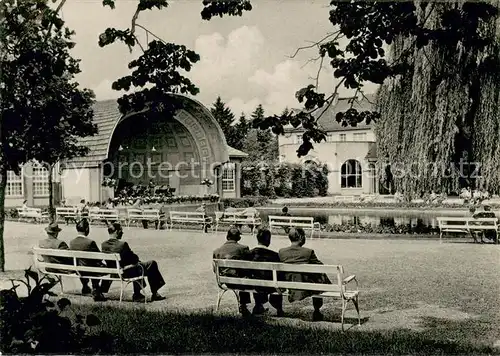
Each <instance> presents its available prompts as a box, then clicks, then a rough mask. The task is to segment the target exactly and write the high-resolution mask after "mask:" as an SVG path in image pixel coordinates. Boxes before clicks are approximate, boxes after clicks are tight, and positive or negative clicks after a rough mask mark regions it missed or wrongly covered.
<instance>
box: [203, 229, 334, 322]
mask: <svg viewBox="0 0 500 356" xmlns="http://www.w3.org/2000/svg"><path fill="white" fill-rule="evenodd" d="M288 237H289V239H290V246H289V247H285V248H282V249H280V250H279V252H275V251H273V250H271V249H270V248H269V245H270V244H271V232H270V231H269V230H268V229H259V231H258V233H257V242H258V245H257V247H255V248H253V249H252V250H250V249H249V248H248V246H245V245H242V244H240V243H239V242H238V241H240V239H241V233H240V230H239V229H238V228H236V227H233V228H231V229H230V230H229V231H228V233H227V236H226V239H227V241H226V242H225V243H224V244H223V245H222V246H221V247H219V248H217V249H216V250H215V251H214V252H213V258H214V259H230V260H246V261H255V262H282V263H293V264H323V263H322V262H321V261H320V260H319V259H318V258H317V257H316V254H315V253H314V250H312V249H310V248H307V247H304V244H305V242H306V235H305V232H304V230H303V229H301V228H291V229H290V230H289V232H288ZM220 274H221V275H224V276H228V277H237V278H254V279H264V280H272V279H273V278H272V272H270V271H257V270H252V271H245V270H236V269H230V268H224V269H221V271H220ZM278 279H280V280H286V281H293V282H312V283H323V284H331V281H330V280H329V279H328V277H327V276H326V275H325V274H317V273H284V274H283V275H278ZM228 287H229V288H233V289H246V287H245V286H237V285H228ZM255 290H256V293H254V301H255V306H254V308H253V311H252V314H254V315H259V314H263V313H265V312H266V311H267V309H266V308H264V304H265V303H267V302H268V301H269V303H270V304H271V305H272V306H273V307H274V308H275V309H276V312H277V313H276V315H277V316H283V315H284V312H283V297H282V295H281V294H273V293H275V292H277V291H276V289H275V288H270V287H260V288H256V289H255ZM316 293H319V292H312V291H301V290H289V294H288V300H289V302H294V301H299V300H303V299H305V298H307V297H309V296H312V295H314V294H316ZM239 297H240V306H239V311H240V313H241V314H242V315H243V316H248V315H250V311H249V310H248V308H247V304H248V303H250V294H249V293H248V292H246V291H240V292H239ZM312 299H313V306H314V312H313V320H314V321H321V320H323V315H322V313H321V310H320V309H321V307H322V306H323V299H322V298H318V297H316V298H315V297H314V296H313V298H312Z"/></svg>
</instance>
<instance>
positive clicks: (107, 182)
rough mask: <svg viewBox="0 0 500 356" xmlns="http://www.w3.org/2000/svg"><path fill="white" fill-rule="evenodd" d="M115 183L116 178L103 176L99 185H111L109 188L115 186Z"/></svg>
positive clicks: (116, 182)
mask: <svg viewBox="0 0 500 356" xmlns="http://www.w3.org/2000/svg"><path fill="white" fill-rule="evenodd" d="M117 184H118V181H117V180H116V179H113V178H108V177H106V178H104V179H103V180H102V184H101V185H102V186H103V187H111V188H114V187H116V186H117Z"/></svg>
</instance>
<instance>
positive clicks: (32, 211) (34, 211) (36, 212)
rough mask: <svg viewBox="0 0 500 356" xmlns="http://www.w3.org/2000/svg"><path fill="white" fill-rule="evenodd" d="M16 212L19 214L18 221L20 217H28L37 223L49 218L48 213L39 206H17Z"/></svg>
mask: <svg viewBox="0 0 500 356" xmlns="http://www.w3.org/2000/svg"><path fill="white" fill-rule="evenodd" d="M17 214H18V216H19V219H18V220H19V221H21V220H22V219H30V220H34V221H35V222H37V223H41V222H42V221H46V220H48V219H49V214H47V213H44V212H42V209H41V208H17Z"/></svg>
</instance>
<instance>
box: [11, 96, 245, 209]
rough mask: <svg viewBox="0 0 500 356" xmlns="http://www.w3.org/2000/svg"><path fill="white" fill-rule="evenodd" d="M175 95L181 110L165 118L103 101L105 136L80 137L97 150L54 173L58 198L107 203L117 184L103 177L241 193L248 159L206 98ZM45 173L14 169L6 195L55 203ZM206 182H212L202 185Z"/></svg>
mask: <svg viewBox="0 0 500 356" xmlns="http://www.w3.org/2000/svg"><path fill="white" fill-rule="evenodd" d="M171 98H172V100H173V101H174V103H175V104H176V105H180V107H181V109H179V110H177V111H176V112H175V114H173V115H172V114H170V115H168V114H167V115H165V116H164V117H163V116H161V115H162V114H156V118H155V119H154V120H151V119H149V118H148V116H149V115H151V113H148V112H147V111H146V112H143V113H135V114H129V115H125V116H124V115H122V114H120V112H119V110H118V104H117V102H116V100H107V101H100V102H97V103H96V104H95V106H94V122H95V123H96V125H97V127H98V133H97V134H96V135H95V136H93V137H87V138H84V139H82V141H81V143H82V144H84V145H86V146H87V147H89V149H90V152H89V153H88V155H86V156H85V157H78V158H74V159H71V160H69V161H65V162H61V164H60V167H59V168H58V169H55V170H54V171H55V174H54V177H53V178H54V182H55V184H56V186H59V189H57V190H59V191H60V193H59V194H57V192H56V194H55V195H56V196H57V195H59V197H60V198H63V199H66V200H67V201H71V202H73V201H75V200H79V199H86V200H87V201H90V202H97V201H104V200H105V199H107V198H108V197H109V191H110V188H106V187H103V185H102V182H103V179H104V178H105V177H110V178H114V179H117V180H120V181H121V184H124V183H128V184H143V185H147V184H149V182H150V181H151V180H152V181H153V182H154V183H155V184H156V185H169V186H170V187H171V188H174V189H175V193H174V194H175V195H195V196H201V195H204V194H207V193H208V194H219V195H220V196H221V197H239V196H240V180H241V161H242V159H243V158H244V157H246V156H247V154H246V153H244V152H241V151H239V150H236V149H234V148H232V147H229V146H228V145H227V143H226V138H225V137H224V133H223V132H222V129H221V127H220V126H219V124H218V123H217V121H216V120H215V118H214V117H213V116H212V114H211V113H210V111H209V110H208V109H207V108H206V107H204V106H203V105H202V104H201V103H199V102H198V101H196V100H194V99H192V98H189V97H187V96H183V95H178V94H172V95H171ZM158 116H159V117H158ZM27 173H29V174H27ZM44 177H45V178H44ZM46 177H47V174H46V172H45V175H44V168H42V167H36V166H35V165H27V166H26V167H24V168H23V176H21V177H19V176H16V175H15V174H9V178H10V185H12V187H11V188H12V189H10V188H9V187H10V185H9V182H8V187H7V193H12V194H7V195H6V205H8V206H20V205H21V204H22V200H24V199H26V200H28V205H29V206H42V205H48V184H46V182H45V181H46ZM205 179H209V180H211V181H212V182H213V183H214V184H213V186H211V187H210V188H207V187H206V186H205V185H202V182H203V180H205ZM59 183H60V184H59Z"/></svg>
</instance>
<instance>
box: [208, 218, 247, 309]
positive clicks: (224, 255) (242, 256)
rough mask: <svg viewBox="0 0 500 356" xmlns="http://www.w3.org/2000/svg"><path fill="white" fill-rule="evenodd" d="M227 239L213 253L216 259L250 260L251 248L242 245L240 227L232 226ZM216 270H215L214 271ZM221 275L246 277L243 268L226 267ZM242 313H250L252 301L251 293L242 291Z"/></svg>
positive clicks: (242, 287) (232, 286)
mask: <svg viewBox="0 0 500 356" xmlns="http://www.w3.org/2000/svg"><path fill="white" fill-rule="evenodd" d="M226 239H227V241H226V242H225V243H224V244H223V245H222V246H221V247H219V248H217V249H216V250H215V251H214V253H213V258H214V259H222V260H247V261H248V260H250V259H251V255H250V249H249V248H248V246H245V245H241V244H239V243H238V241H240V240H241V232H240V230H239V229H237V228H235V227H232V228H231V229H229V231H228V232H227V236H226ZM214 272H215V271H214ZM220 274H221V276H227V277H238V278H240V277H245V272H244V271H242V270H237V269H232V268H224V269H221V271H220ZM228 287H229V288H234V289H239V288H241V289H245V288H246V287H245V286H236V285H228ZM239 296H240V307H239V310H240V313H241V314H242V315H243V316H248V315H250V311H249V310H248V308H247V304H248V303H250V294H249V293H248V292H243V291H242V292H240V293H239Z"/></svg>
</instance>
